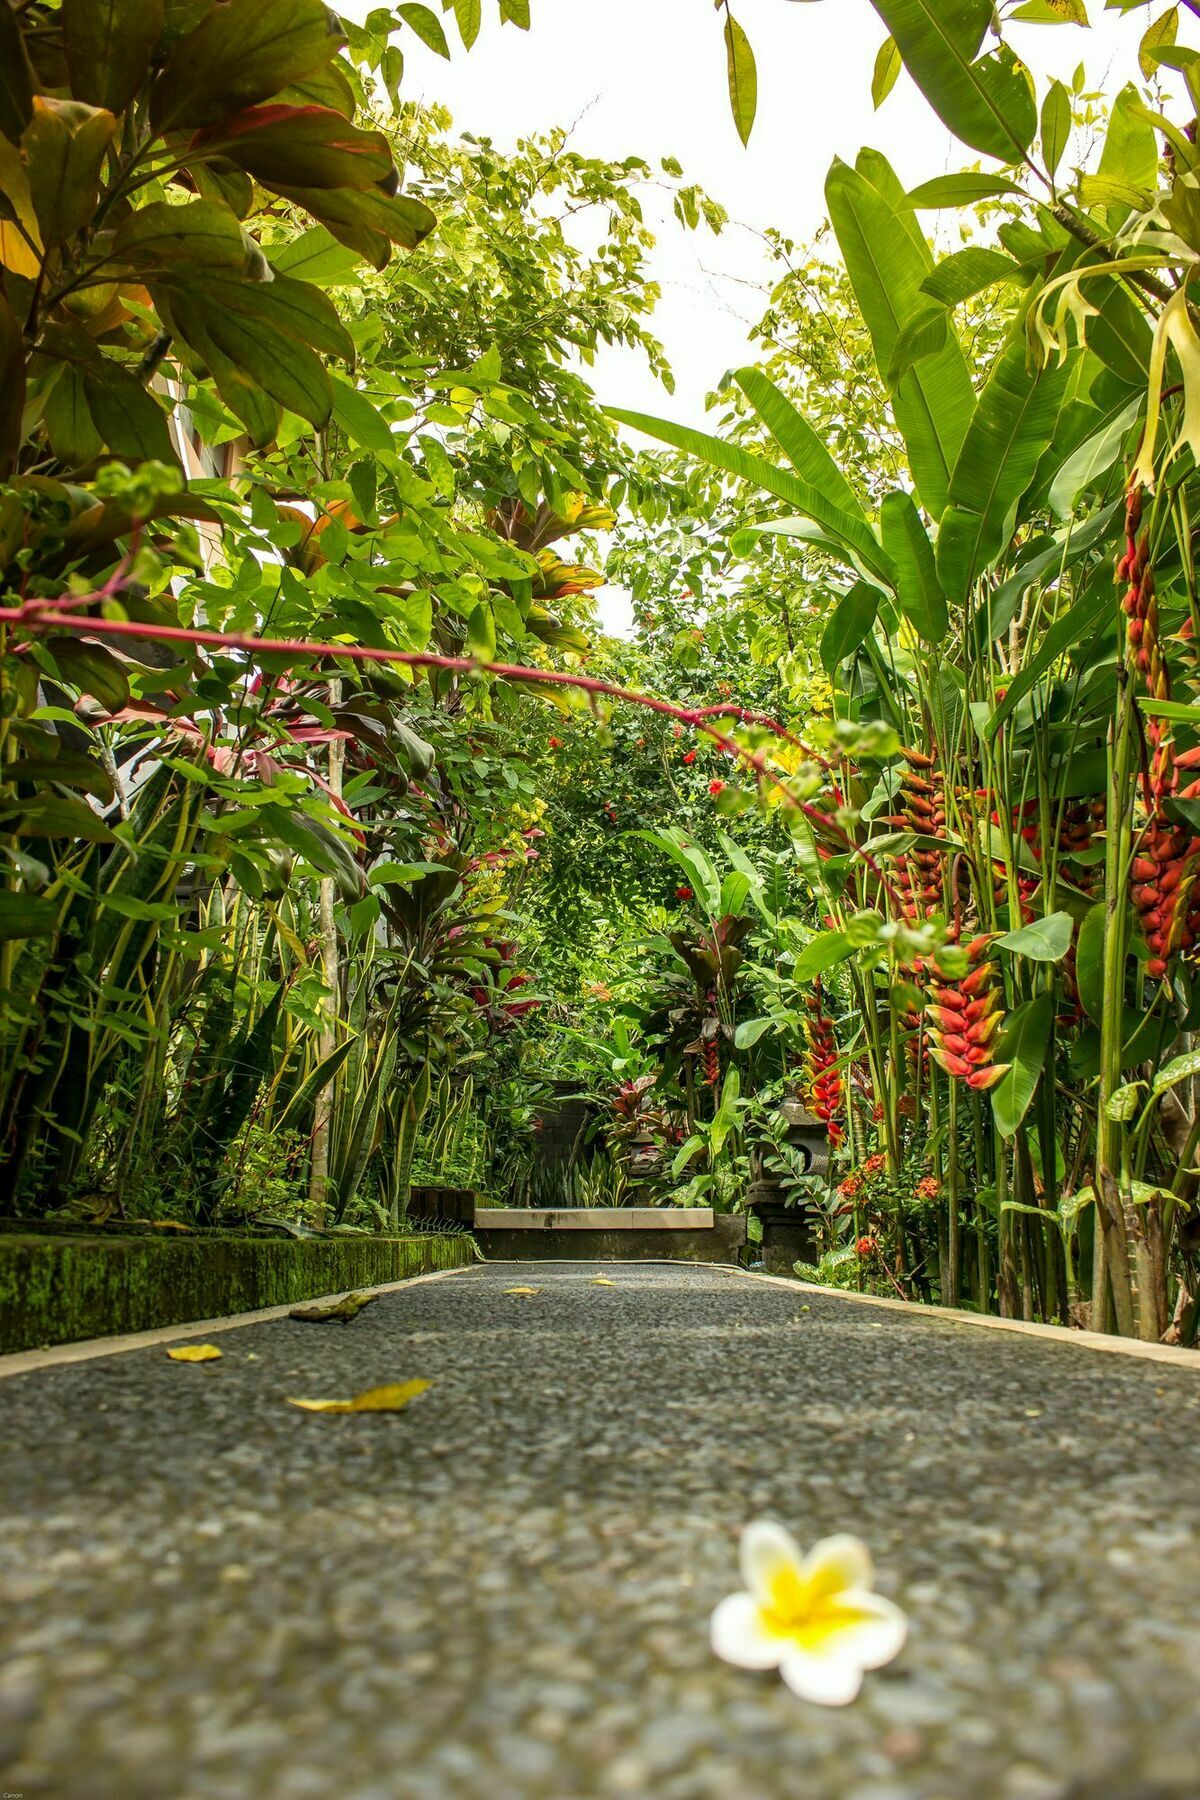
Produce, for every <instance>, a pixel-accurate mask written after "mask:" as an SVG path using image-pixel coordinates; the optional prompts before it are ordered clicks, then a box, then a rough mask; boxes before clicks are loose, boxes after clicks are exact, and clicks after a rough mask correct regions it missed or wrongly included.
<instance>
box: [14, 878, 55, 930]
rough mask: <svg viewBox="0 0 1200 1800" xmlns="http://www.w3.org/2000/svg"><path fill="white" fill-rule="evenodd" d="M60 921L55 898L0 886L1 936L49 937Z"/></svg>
mask: <svg viewBox="0 0 1200 1800" xmlns="http://www.w3.org/2000/svg"><path fill="white" fill-rule="evenodd" d="M57 923H58V907H57V906H56V905H55V904H54V901H53V900H39V899H37V898H36V896H35V895H33V894H14V893H12V892H11V891H10V890H9V889H7V888H0V938H32V937H47V936H48V935H49V934H50V932H52V931H53V930H54V927H55V926H56V925H57Z"/></svg>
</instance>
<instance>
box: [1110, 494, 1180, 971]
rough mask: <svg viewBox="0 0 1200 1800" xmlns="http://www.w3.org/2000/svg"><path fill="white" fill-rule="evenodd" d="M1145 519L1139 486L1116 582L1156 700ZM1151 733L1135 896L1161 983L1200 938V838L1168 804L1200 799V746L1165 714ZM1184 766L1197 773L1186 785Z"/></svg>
mask: <svg viewBox="0 0 1200 1800" xmlns="http://www.w3.org/2000/svg"><path fill="white" fill-rule="evenodd" d="M1141 518H1142V497H1141V492H1140V490H1138V489H1133V490H1131V492H1130V494H1129V496H1128V499H1127V502H1126V515H1125V554H1124V555H1123V556H1122V557H1121V559H1120V561H1119V562H1118V564H1117V580H1118V581H1122V582H1127V583H1128V586H1127V588H1126V591H1125V594H1124V597H1123V599H1122V601H1121V608H1122V611H1123V612H1124V613H1125V616H1126V620H1127V624H1126V628H1125V635H1126V641H1127V651H1126V667H1127V668H1128V670H1129V672H1130V674H1131V675H1132V676H1139V675H1140V676H1141V678H1142V679H1143V681H1144V682H1145V684H1146V691H1147V693H1148V694H1149V695H1150V697H1151V699H1153V700H1158V701H1164V700H1169V699H1170V698H1171V680H1170V675H1169V673H1168V670H1167V665H1166V661H1165V659H1164V656H1163V645H1162V638H1161V635H1160V633H1159V628H1158V602H1157V600H1156V598H1155V584H1154V570H1153V568H1152V567H1151V563H1150V545H1149V540H1148V537H1147V535H1146V534H1145V533H1143V534H1142V536H1141V538H1140V539H1139V537H1138V528H1139V526H1140V524H1141ZM1145 732H1146V738H1147V741H1148V743H1149V745H1150V747H1151V757H1150V766H1149V769H1148V771H1147V774H1146V777H1145V781H1144V792H1145V797H1146V808H1147V811H1148V813H1149V818H1148V819H1147V821H1146V826H1145V830H1144V833H1143V835H1142V839H1141V842H1140V843H1139V845H1138V847H1137V854H1136V855H1135V857H1134V859H1133V868H1132V871H1131V876H1132V893H1131V896H1130V897H1131V899H1132V901H1133V906H1134V910H1135V912H1136V913H1137V915H1138V918H1139V921H1140V923H1141V927H1142V931H1143V933H1144V935H1145V939H1146V946H1147V948H1148V950H1149V951H1150V955H1149V957H1148V958H1147V961H1146V973H1147V974H1148V975H1149V976H1151V977H1152V978H1153V979H1154V980H1156V981H1160V980H1162V979H1163V978H1164V977H1165V976H1166V975H1167V973H1168V971H1169V967H1170V964H1171V961H1172V960H1173V959H1174V957H1175V956H1177V955H1179V954H1180V953H1181V952H1183V951H1186V950H1190V949H1192V948H1193V946H1194V945H1195V943H1196V942H1197V938H1198V937H1200V905H1198V904H1197V896H1196V887H1197V878H1198V877H1200V837H1197V836H1194V835H1193V834H1192V832H1191V831H1190V830H1189V829H1188V827H1187V826H1186V825H1181V824H1180V823H1178V821H1176V820H1174V819H1172V818H1170V817H1169V816H1168V814H1167V811H1166V803H1167V801H1168V800H1170V799H1172V798H1178V799H1185V800H1191V799H1195V798H1197V797H1200V781H1198V780H1196V779H1195V778H1194V777H1195V775H1196V771H1197V768H1198V767H1200V751H1197V750H1188V751H1185V752H1184V753H1183V754H1182V755H1179V756H1177V755H1176V754H1175V746H1174V743H1173V741H1172V738H1171V725H1170V723H1169V721H1167V720H1165V719H1161V718H1156V717H1153V716H1151V717H1149V718H1147V719H1146V720H1145ZM1180 772H1184V773H1186V774H1188V775H1190V776H1191V777H1193V779H1191V780H1190V781H1189V782H1188V784H1187V785H1186V786H1184V787H1182V788H1180V786H1179V775H1180Z"/></svg>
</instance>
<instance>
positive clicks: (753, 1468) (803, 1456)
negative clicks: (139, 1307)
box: [0, 1264, 1200, 1800]
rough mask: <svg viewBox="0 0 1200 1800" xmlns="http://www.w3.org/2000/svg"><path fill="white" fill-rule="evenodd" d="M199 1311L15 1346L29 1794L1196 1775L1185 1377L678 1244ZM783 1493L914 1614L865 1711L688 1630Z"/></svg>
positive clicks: (942, 1793)
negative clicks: (209, 1331)
mask: <svg viewBox="0 0 1200 1800" xmlns="http://www.w3.org/2000/svg"><path fill="white" fill-rule="evenodd" d="M597 1275H603V1276H604V1277H605V1278H606V1279H607V1280H608V1281H611V1282H612V1283H613V1285H612V1286H601V1285H595V1278H596V1276H597ZM514 1285H529V1286H535V1287H537V1288H539V1289H540V1292H539V1293H537V1294H536V1295H533V1296H531V1297H521V1296H510V1295H506V1294H505V1292H504V1289H505V1288H507V1287H511V1286H514ZM219 1343H220V1347H221V1349H222V1350H223V1352H224V1355H223V1358H222V1360H221V1361H220V1362H214V1363H212V1364H209V1365H207V1366H202V1365H201V1366H197V1365H192V1366H188V1365H182V1364H176V1363H172V1362H170V1361H169V1360H168V1358H167V1357H166V1354H165V1352H164V1351H163V1350H162V1349H161V1348H158V1349H152V1350H143V1351H138V1352H134V1353H131V1354H128V1355H121V1356H115V1357H111V1358H108V1359H105V1360H101V1361H96V1362H91V1363H86V1364H81V1365H76V1366H73V1367H63V1368H59V1369H55V1370H50V1371H46V1372H42V1373H38V1374H30V1375H23V1376H17V1377H14V1378H12V1379H10V1380H6V1381H3V1382H0V1443H2V1445H3V1471H4V1473H3V1480H2V1482H0V1653H2V1656H3V1663H2V1665H0V1790H3V1791H4V1792H6V1793H9V1794H21V1795H23V1796H26V1797H31V1796H33V1795H53V1796H56V1797H61V1800H93V1797H95V1800H250V1797H254V1800H310V1797H311V1800H335V1797H336V1800H593V1797H594V1800H608V1797H609V1796H622V1795H626V1796H627V1795H634V1796H643V1795H645V1796H653V1797H654V1800H776V1797H779V1800H790V1797H792V1796H795V1797H796V1800H826V1797H829V1800H1196V1796H1197V1795H1200V1739H1198V1737H1197V1711H1198V1708H1200V1601H1198V1596H1200V1373H1197V1374H1195V1375H1193V1374H1192V1373H1191V1371H1189V1370H1180V1369H1174V1368H1164V1367H1161V1366H1156V1365H1155V1364H1152V1363H1144V1362H1138V1361H1134V1360H1126V1359H1124V1358H1119V1357H1112V1356H1102V1355H1097V1354H1094V1353H1091V1352H1088V1351H1085V1350H1082V1349H1078V1348H1075V1347H1062V1346H1058V1345H1053V1344H1047V1343H1043V1342H1039V1341H1031V1340H1024V1339H1019V1338H1014V1337H1009V1336H1004V1335H1001V1334H999V1333H996V1334H992V1333H988V1332H983V1331H979V1330H977V1329H973V1328H971V1327H965V1326H961V1325H955V1324H953V1323H948V1322H944V1321H939V1320H934V1319H922V1318H913V1317H911V1316H908V1315H903V1314H898V1313H894V1312H888V1311H884V1310H880V1309H876V1308H873V1307H867V1306H863V1305H860V1304H854V1303H851V1302H847V1301H844V1300H839V1299H837V1298H836V1297H834V1296H832V1295H831V1296H825V1295H820V1296H818V1295H807V1294H803V1293H801V1292H799V1291H796V1292H791V1291H788V1290H787V1289H786V1288H783V1287H779V1286H774V1285H770V1284H766V1283H760V1282H755V1281H752V1280H748V1279H746V1278H744V1277H739V1276H737V1275H727V1274H723V1273H719V1272H716V1271H709V1270H705V1269H689V1268H685V1267H661V1266H653V1267H651V1266H642V1267H630V1266H616V1267H613V1266H612V1265H609V1266H608V1267H606V1268H603V1269H600V1268H597V1267H589V1266H566V1265H559V1266H548V1265H546V1264H541V1265H539V1266H538V1267H537V1268H536V1269H534V1268H531V1267H530V1266H529V1265H524V1266H520V1267H518V1266H515V1265H490V1266H488V1267H480V1268H476V1269H472V1270H468V1271H465V1272H463V1273H461V1274H457V1275H454V1276H451V1277H449V1278H448V1279H445V1280H439V1281H435V1282H430V1283H421V1284H418V1285H416V1286H413V1287H410V1288H407V1289H405V1290H403V1291H400V1292H397V1293H393V1294H391V1295H389V1296H387V1297H385V1298H384V1299H382V1300H380V1301H379V1302H378V1303H376V1304H375V1305H373V1306H371V1307H369V1308H367V1310H366V1311H365V1312H364V1313H363V1314H362V1315H361V1316H360V1317H359V1318H358V1319H357V1320H356V1321H355V1322H354V1323H353V1324H352V1325H349V1326H346V1327H343V1326H341V1325H329V1326H314V1325H301V1324H297V1323H293V1322H291V1321H284V1322H273V1323H270V1324H265V1325H257V1326H248V1327H246V1328H245V1329H242V1330H238V1331H234V1332H230V1333H228V1334H225V1335H222V1336H221V1337H220V1339H219ZM416 1375H423V1376H426V1377H428V1378H429V1379H430V1380H431V1381H432V1382H433V1386H432V1388H431V1389H430V1391H429V1392H428V1393H426V1394H425V1395H423V1396H422V1397H421V1398H420V1399H419V1400H418V1401H416V1402H415V1403H414V1404H413V1405H412V1406H411V1407H410V1408H409V1410H408V1411H407V1412H405V1413H403V1414H401V1415H394V1416H375V1417H357V1418H332V1417H325V1418H321V1417H313V1416H308V1415H305V1414H303V1413H300V1412H298V1411H296V1410H295V1409H293V1408H291V1407H289V1406H287V1405H286V1404H285V1399H284V1397H285V1396H286V1395H288V1394H301V1395H317V1396H333V1395H339V1394H350V1393H353V1392H356V1391H357V1390H359V1389H361V1388H364V1387H367V1386H372V1385H375V1384H378V1383H381V1382H384V1381H390V1380H397V1381H400V1380H405V1379H407V1378H409V1377H411V1376H416ZM760 1515H772V1516H774V1517H777V1518H779V1519H781V1520H783V1521H784V1522H786V1523H787V1524H788V1525H790V1526H791V1527H792V1528H793V1529H795V1530H796V1532H797V1533H798V1534H799V1536H800V1537H801V1538H802V1539H804V1540H810V1539H812V1538H815V1537H817V1536H820V1535H823V1534H825V1533H827V1532H830V1531H835V1530H854V1531H857V1532H859V1533H860V1534H861V1535H862V1536H863V1537H864V1538H866V1539H867V1541H868V1542H869V1543H870V1544H871V1546H872V1548H873V1549H874V1551H875V1555H876V1559H877V1562H878V1565H879V1571H880V1586H881V1588H882V1589H883V1591H885V1592H887V1593H889V1594H891V1595H892V1596H893V1597H894V1598H896V1599H898V1600H899V1601H900V1602H901V1603H902V1604H903V1605H904V1607H905V1608H906V1609H907V1611H908V1612H909V1614H910V1617H911V1620H912V1627H913V1629H912V1636H911V1639H910V1643H909V1646H908V1647H907V1649H906V1650H905V1651H904V1653H903V1655H902V1657H901V1658H900V1659H899V1660H898V1661H897V1662H896V1663H895V1664H893V1665H892V1667H891V1668H889V1669H887V1670H883V1671H880V1672H879V1673H877V1674H874V1675H869V1676H868V1677H867V1684H866V1687H865V1689H864V1692H863V1695H862V1698H861V1699H860V1700H859V1701H858V1702H857V1703H856V1704H855V1705H854V1706H853V1707H851V1708H849V1709H848V1710H846V1711H843V1712H827V1711H821V1710H819V1709H816V1708H813V1707H810V1706H808V1705H806V1704H804V1703H803V1702H800V1701H798V1700H796V1699H795V1698H794V1697H793V1696H792V1695H790V1694H789V1693H788V1692H787V1690H786V1689H785V1688H784V1687H783V1686H782V1684H781V1683H780V1682H779V1681H778V1680H777V1679H776V1678H775V1677H774V1676H771V1675H754V1674H748V1673H745V1672H742V1671H739V1670H736V1669H732V1668H729V1667H726V1666H725V1665H724V1664H721V1663H718V1662H716V1661H715V1660H714V1659H713V1658H712V1656H711V1654H710V1652H709V1649H708V1644H707V1624H708V1616H709V1612H710V1610H711V1608H712V1606H713V1605H714V1604H715V1602H716V1601H717V1600H719V1599H720V1598H721V1597H722V1595H724V1594H725V1593H727V1592H731V1591H732V1590H733V1589H734V1588H736V1587H737V1586H738V1585H740V1584H739V1582H738V1578H737V1554H736V1540H737V1534H738V1531H739V1529H740V1527H741V1526H742V1524H743V1523H744V1522H745V1521H746V1520H747V1519H750V1518H753V1517H756V1516H760Z"/></svg>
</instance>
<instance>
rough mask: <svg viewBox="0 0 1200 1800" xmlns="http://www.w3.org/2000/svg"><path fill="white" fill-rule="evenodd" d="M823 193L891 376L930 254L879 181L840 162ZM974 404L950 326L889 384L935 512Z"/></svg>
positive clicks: (882, 366) (918, 307) (912, 462)
mask: <svg viewBox="0 0 1200 1800" xmlns="http://www.w3.org/2000/svg"><path fill="white" fill-rule="evenodd" d="M879 160H880V161H882V159H879ZM825 196H826V199H827V201H828V204H829V216H830V218H831V219H832V221H833V227H834V230H835V232H836V233H837V239H838V243H839V245H840V246H841V251H842V256H843V258H844V259H845V263H846V268H847V271H848V272H849V275H850V280H851V283H852V285H853V287H854V294H855V298H856V300H857V301H858V305H859V309H860V310H861V312H862V315H863V318H864V319H865V320H866V323H867V327H868V330H869V331H870V334H871V344H872V347H873V349H874V353H875V362H876V364H877V366H878V368H879V370H880V372H881V373H882V374H883V375H884V376H885V378H886V374H887V371H888V369H889V368H890V367H891V365H892V360H893V356H894V354H895V350H896V344H897V341H898V339H899V337H900V334H901V332H902V331H903V330H904V329H905V327H906V326H907V325H908V324H909V322H910V321H911V320H912V319H913V317H914V316H915V315H916V314H918V313H920V312H922V311H924V310H925V309H926V308H927V307H928V305H929V300H928V297H927V296H926V295H924V294H922V292H921V284H922V282H923V281H924V280H925V279H926V277H927V276H928V275H929V274H930V273H931V271H932V269H933V257H932V255H931V253H930V251H929V249H928V247H927V246H926V245H925V244H924V243H923V242H922V241H919V240H918V239H917V238H916V237H914V235H913V232H912V229H911V221H912V216H913V215H912V213H911V209H906V208H904V207H903V206H902V207H901V209H900V210H899V211H897V209H896V207H895V206H893V205H892V204H889V202H888V200H887V199H886V198H885V197H884V195H883V193H882V192H881V191H880V187H879V184H878V182H877V181H876V180H868V179H867V177H866V176H864V175H863V174H862V173H861V172H860V171H859V170H856V169H851V168H849V167H848V166H847V165H846V164H845V163H843V162H840V161H838V162H835V163H834V165H833V168H832V169H831V170H830V172H829V178H828V180H827V182H826V184H825ZM905 214H906V215H907V219H908V221H909V222H908V223H906V222H905ZM974 404H975V395H974V391H973V389H972V387H971V377H970V375H969V373H968V370H967V364H966V359H965V357H964V356H963V353H962V347H961V345H960V344H959V342H958V339H957V338H956V337H955V336H954V334H953V332H951V333H949V334H948V338H947V342H946V344H945V347H944V348H943V349H942V350H940V351H938V353H937V354H936V355H933V356H925V357H922V359H921V361H920V362H919V363H916V364H914V365H913V366H912V367H911V368H909V369H908V370H907V372H906V373H905V374H903V375H902V376H901V377H900V379H899V380H898V382H897V383H896V385H895V387H894V389H893V390H892V406H893V409H894V411H895V415H896V423H897V425H898V426H899V427H900V431H901V434H902V435H903V438H904V442H905V446H906V448H907V451H908V461H909V467H910V468H911V470H912V474H913V480H914V481H915V483H916V487H917V493H918V495H919V496H920V499H921V502H922V504H923V505H924V507H925V509H926V511H927V512H929V513H930V514H931V515H932V516H933V517H935V518H937V517H939V516H940V514H941V513H942V511H943V509H944V507H945V505H946V502H947V499H948V497H949V492H950V473H951V470H952V469H953V468H954V465H955V462H956V461H957V459H958V454H959V451H960V449H961V447H962V442H963V439H964V437H965V435H966V430H967V425H968V422H969V420H970V417H971V413H972V409H973V407H974Z"/></svg>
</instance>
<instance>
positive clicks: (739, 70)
mask: <svg viewBox="0 0 1200 1800" xmlns="http://www.w3.org/2000/svg"><path fill="white" fill-rule="evenodd" d="M725 62H726V69H727V74H728V79H729V104H730V107H731V108H732V110H733V122H734V124H735V125H736V126H737V134H738V136H739V137H740V138H741V140H742V142H743V144H747V143H749V141H750V133H751V131H752V130H753V129H754V114H755V112H756V111H757V110H758V70H757V68H756V66H755V62H754V51H753V49H752V48H751V45H750V40H749V38H748V37H747V36H746V34H745V32H744V31H743V30H742V28H741V26H740V25H739V24H738V22H737V20H736V19H735V18H734V16H733V14H732V13H731V12H730V11H729V10H728V8H726V11H725Z"/></svg>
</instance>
